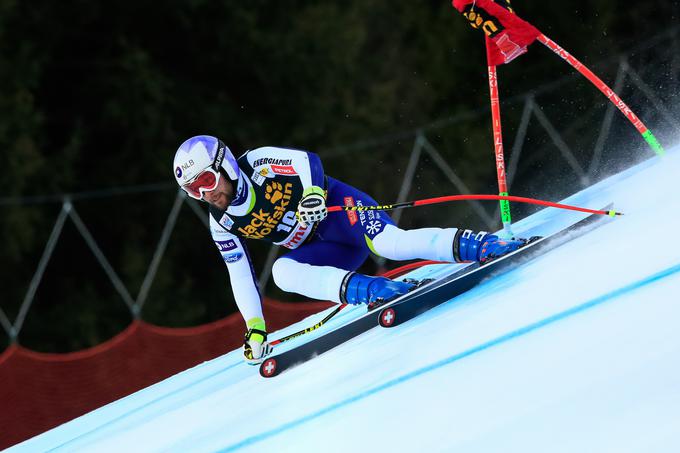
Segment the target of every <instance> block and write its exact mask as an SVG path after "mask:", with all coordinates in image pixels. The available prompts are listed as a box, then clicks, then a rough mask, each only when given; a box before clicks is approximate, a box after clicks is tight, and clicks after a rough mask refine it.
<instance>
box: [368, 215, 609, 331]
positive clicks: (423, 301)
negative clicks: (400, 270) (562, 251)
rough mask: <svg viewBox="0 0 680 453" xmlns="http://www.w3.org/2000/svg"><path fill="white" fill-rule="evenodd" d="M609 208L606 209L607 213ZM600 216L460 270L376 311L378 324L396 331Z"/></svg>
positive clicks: (580, 230)
mask: <svg viewBox="0 0 680 453" xmlns="http://www.w3.org/2000/svg"><path fill="white" fill-rule="evenodd" d="M609 207H611V205H609V206H607V207H606V208H605V209H608V208H609ZM598 220H600V221H599V222H598ZM601 220H602V216H598V215H596V214H591V215H590V216H588V217H586V218H585V219H583V220H581V221H580V222H577V223H575V224H573V225H570V226H568V227H566V228H564V229H562V230H560V231H558V232H557V233H554V234H552V235H549V236H546V237H543V238H540V239H537V240H533V241H530V242H529V243H527V244H526V245H525V246H523V247H521V248H519V249H517V250H516V251H514V252H512V253H509V254H507V255H504V256H502V257H500V258H497V259H494V260H492V261H490V262H487V263H485V264H479V263H473V264H472V265H471V266H468V267H466V268H465V269H462V270H460V271H459V272H456V273H454V274H451V275H449V276H447V277H444V278H443V279H441V280H438V281H437V282H436V283H435V284H434V285H430V286H429V287H427V288H426V289H423V291H418V292H417V293H413V294H409V295H408V297H406V298H403V299H401V300H399V301H396V302H395V303H393V304H390V305H389V306H385V307H383V308H382V309H381V310H380V316H379V319H378V323H379V324H380V325H381V326H382V327H388V328H389V327H396V326H398V325H400V324H403V323H405V322H406V321H408V320H410V319H413V318H415V317H416V316H419V315H421V314H423V313H425V312H426V311H428V310H430V309H432V308H434V307H436V306H438V305H441V304H443V303H444V302H447V301H449V300H451V299H452V298H454V297H456V296H459V295H461V294H463V293H465V292H467V291H469V290H470V289H472V288H473V287H475V286H477V285H478V284H480V283H481V282H482V280H484V279H486V278H487V277H489V276H490V275H491V274H494V275H495V274H498V273H502V272H507V271H509V270H512V269H513V268H515V267H517V266H519V265H520V263H525V262H526V261H527V259H531V258H534V257H536V256H539V255H540V253H539V252H542V251H543V252H544V251H546V250H547V249H549V248H554V247H555V246H557V245H559V243H560V242H559V241H560V239H563V238H564V237H565V236H567V235H572V238H571V239H573V238H574V237H577V236H581V235H583V234H585V233H586V231H590V229H586V228H585V227H587V226H589V225H597V226H599V225H601V224H603V223H604V221H601Z"/></svg>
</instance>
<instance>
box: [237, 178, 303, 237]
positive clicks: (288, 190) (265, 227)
mask: <svg viewBox="0 0 680 453" xmlns="http://www.w3.org/2000/svg"><path fill="white" fill-rule="evenodd" d="M292 195H293V184H292V183H286V184H285V185H283V184H281V183H279V182H276V181H271V182H270V183H268V184H267V185H266V186H265V195H264V197H265V199H266V200H267V201H269V203H271V205H272V209H267V210H264V209H262V208H260V209H259V210H258V211H257V212H256V211H255V210H253V212H252V213H251V214H250V224H248V225H246V226H244V227H240V228H239V229H238V231H239V233H241V234H242V235H243V236H244V237H247V238H250V239H262V238H264V237H266V236H268V235H269V234H271V232H272V231H273V229H274V228H276V229H277V230H285V231H290V227H288V226H286V225H283V224H280V222H281V220H282V219H283V218H284V215H286V214H287V212H286V211H287V209H288V205H289V204H290V198H291V196H292ZM284 223H285V222H284Z"/></svg>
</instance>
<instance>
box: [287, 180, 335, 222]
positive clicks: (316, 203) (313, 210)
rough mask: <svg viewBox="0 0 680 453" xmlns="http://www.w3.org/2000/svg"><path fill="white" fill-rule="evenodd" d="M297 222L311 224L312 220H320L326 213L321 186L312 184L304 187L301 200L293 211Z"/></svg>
mask: <svg viewBox="0 0 680 453" xmlns="http://www.w3.org/2000/svg"><path fill="white" fill-rule="evenodd" d="M295 215H296V217H297V219H298V222H300V223H301V224H302V225H304V226H306V225H311V224H313V223H314V222H321V221H322V220H323V219H325V218H326V216H327V215H328V210H327V209H326V198H325V197H324V191H323V189H322V188H321V187H318V186H312V187H308V188H307V189H305V191H304V192H303V193H302V200H300V203H299V204H298V208H297V212H296V213H295Z"/></svg>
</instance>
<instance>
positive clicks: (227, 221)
mask: <svg viewBox="0 0 680 453" xmlns="http://www.w3.org/2000/svg"><path fill="white" fill-rule="evenodd" d="M219 224H220V225H222V226H223V227H224V228H226V229H227V230H231V227H232V225H234V221H233V220H232V218H231V217H229V215H227V214H224V215H223V216H222V218H221V219H220V221H219Z"/></svg>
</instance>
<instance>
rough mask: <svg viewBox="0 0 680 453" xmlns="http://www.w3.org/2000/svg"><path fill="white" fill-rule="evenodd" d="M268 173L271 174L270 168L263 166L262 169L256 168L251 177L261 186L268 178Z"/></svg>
mask: <svg viewBox="0 0 680 453" xmlns="http://www.w3.org/2000/svg"><path fill="white" fill-rule="evenodd" d="M267 175H269V170H267V169H266V168H263V169H262V170H260V171H257V170H255V171H254V172H253V176H251V177H250V179H251V180H252V181H253V182H254V183H255V184H257V185H258V186H261V185H262V184H263V183H264V182H265V181H266V180H267Z"/></svg>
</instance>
